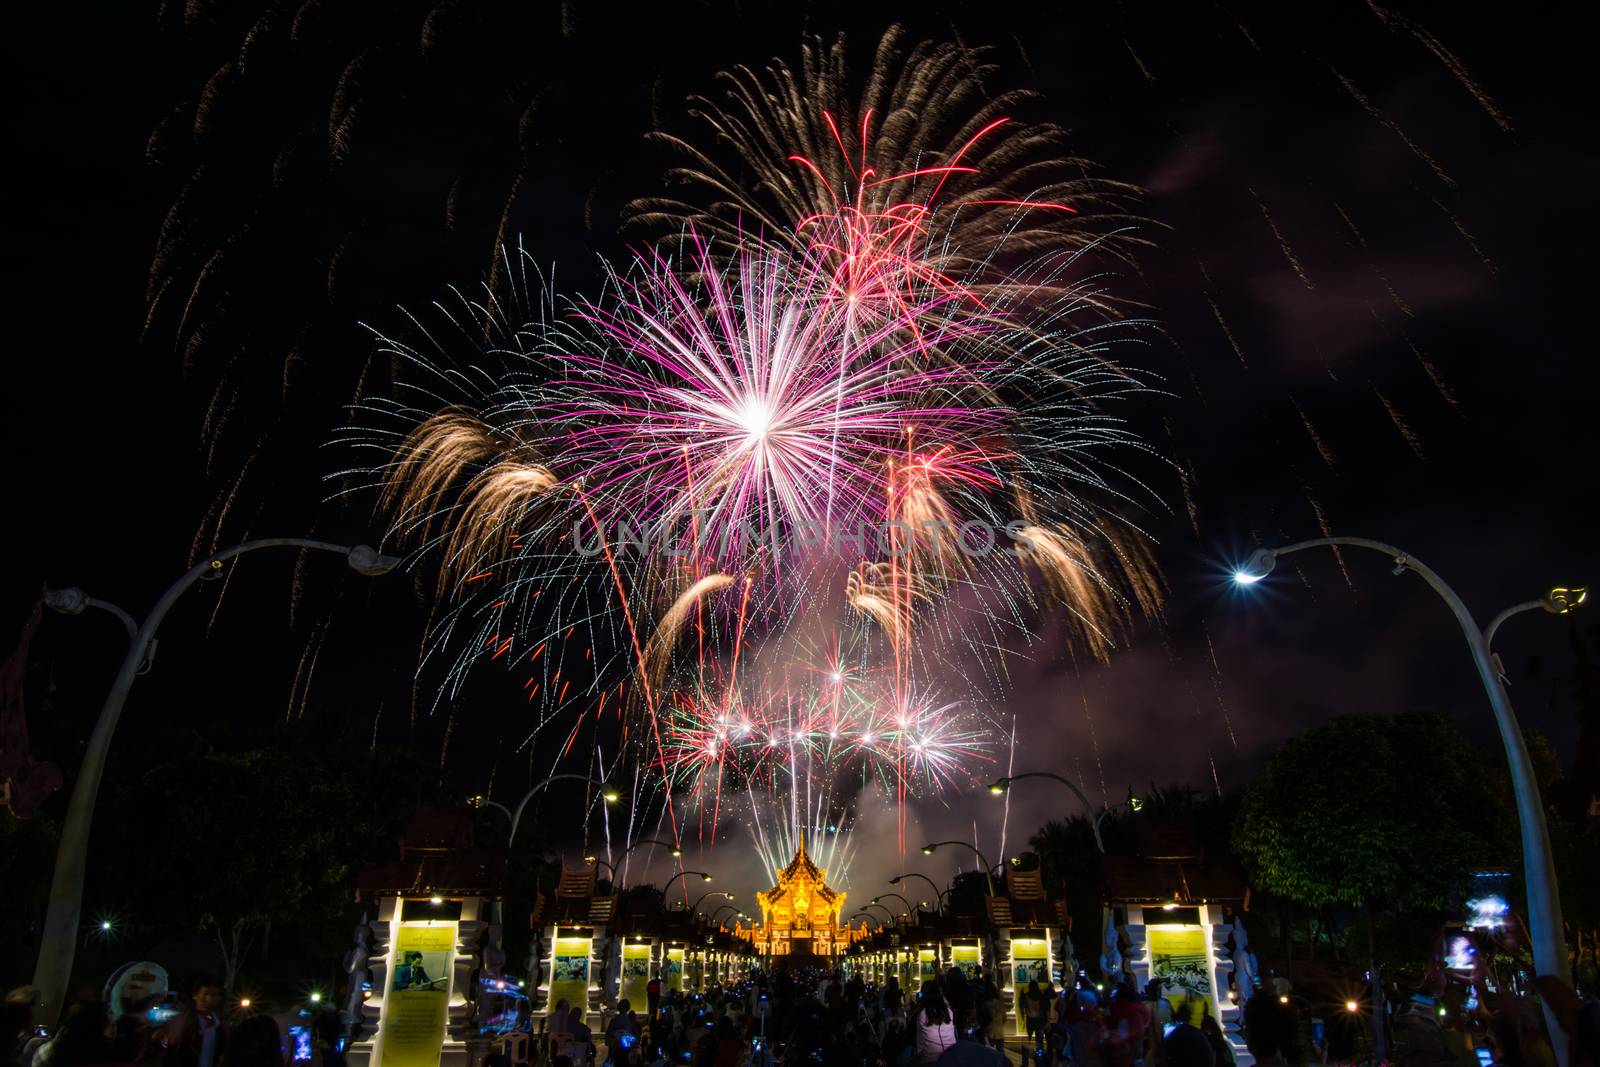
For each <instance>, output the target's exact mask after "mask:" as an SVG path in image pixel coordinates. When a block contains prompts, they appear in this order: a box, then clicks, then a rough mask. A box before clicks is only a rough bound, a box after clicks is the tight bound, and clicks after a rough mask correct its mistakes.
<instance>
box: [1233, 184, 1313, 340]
mask: <svg viewBox="0 0 1600 1067" xmlns="http://www.w3.org/2000/svg"><path fill="white" fill-rule="evenodd" d="M1246 188H1249V187H1248V186H1246ZM1250 195H1251V197H1253V198H1254V199H1255V202H1256V206H1257V207H1259V208H1260V209H1261V217H1262V218H1263V219H1266V220H1267V225H1268V226H1269V227H1270V228H1271V229H1272V236H1273V237H1276V238H1277V239H1278V247H1279V248H1280V249H1282V250H1283V258H1284V259H1286V260H1288V262H1289V266H1290V267H1292V268H1293V269H1294V273H1295V276H1296V277H1297V278H1299V279H1300V282H1301V284H1302V285H1304V286H1305V287H1306V288H1307V289H1312V290H1314V289H1316V286H1315V285H1313V284H1311V278H1310V277H1309V276H1308V275H1307V274H1306V271H1305V268H1304V267H1302V266H1301V265H1300V257H1299V256H1297V255H1295V254H1294V249H1293V248H1291V247H1289V239H1288V238H1287V237H1285V236H1284V235H1283V231H1282V230H1280V229H1278V223H1277V220H1275V219H1274V218H1273V217H1272V212H1270V211H1268V210H1267V202H1266V201H1265V200H1263V199H1261V195H1260V194H1259V193H1257V192H1256V191H1255V190H1254V189H1250ZM1239 358H1240V359H1241V360H1243V359H1244V357H1243V356H1242V355H1241V356H1240V357H1239Z"/></svg>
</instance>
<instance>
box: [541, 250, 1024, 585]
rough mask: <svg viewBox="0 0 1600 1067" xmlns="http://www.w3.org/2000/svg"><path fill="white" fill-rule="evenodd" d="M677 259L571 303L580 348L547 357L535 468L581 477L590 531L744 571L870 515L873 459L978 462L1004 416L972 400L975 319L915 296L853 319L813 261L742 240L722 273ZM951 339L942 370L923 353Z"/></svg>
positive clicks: (978, 328) (647, 261) (927, 291)
mask: <svg viewBox="0 0 1600 1067" xmlns="http://www.w3.org/2000/svg"><path fill="white" fill-rule="evenodd" d="M690 247H691V249H692V255H693V259H692V262H691V263H689V264H687V265H686V264H682V263H672V262H669V261H667V260H666V259H664V258H662V257H660V256H651V257H648V258H642V259H641V260H639V262H638V268H639V269H638V271H637V273H636V274H635V276H634V277H632V278H630V279H627V280H621V279H618V286H619V295H618V298H617V299H615V300H613V301H610V302H608V303H607V304H605V305H603V306H601V305H594V304H590V305H587V306H585V308H584V309H583V312H582V316H583V318H584V319H585V320H586V321H587V322H588V323H589V324H591V325H592V326H593V327H594V330H593V336H592V337H589V336H588V335H587V334H573V335H569V337H570V339H571V341H572V342H574V343H572V344H570V345H568V346H566V347H564V348H563V349H562V350H561V351H560V352H559V353H558V355H557V356H556V358H557V360H558V361H559V362H560V364H561V373H562V379H561V381H560V382H559V392H560V394H561V399H560V400H558V401H557V402H556V404H555V405H554V406H553V410H554V411H555V413H556V422H557V425H558V432H557V435H556V440H555V446H556V447H555V454H554V456H553V460H552V467H553V468H554V469H556V470H557V471H559V472H561V473H562V474H563V475H564V476H566V477H569V478H578V477H581V478H582V479H583V481H584V485H585V491H586V493H587V494H588V495H589V496H590V497H591V499H593V500H595V501H596V508H597V511H598V512H599V514H600V517H601V518H602V520H604V521H605V522H607V523H610V524H627V526H628V528H629V529H630V530H638V529H640V528H641V527H645V526H648V527H649V528H650V529H651V530H652V531H655V532H658V533H659V532H662V531H667V532H670V535H671V536H672V537H674V538H676V539H677V546H676V547H678V548H680V549H681V550H682V552H683V554H686V555H687V554H691V553H692V554H693V555H694V556H695V557H696V558H697V559H699V560H701V561H702V562H704V563H706V564H708V565H711V566H714V567H717V568H722V569H732V568H741V567H745V566H748V565H749V564H750V563H751V562H752V560H751V555H752V553H753V552H755V551H758V550H760V549H763V548H767V549H776V550H782V549H783V548H787V547H792V546H793V545H794V544H796V543H802V544H803V543H804V542H805V541H806V536H805V535H806V534H807V533H808V532H809V534H810V536H811V537H812V538H813V540H812V543H813V544H815V543H816V539H818V538H820V535H821V534H822V532H823V531H824V530H825V529H832V528H834V527H838V526H844V527H850V526H852V525H855V526H859V525H860V524H862V523H864V522H866V521H867V520H868V519H869V518H872V517H877V518H880V519H881V517H882V515H883V511H884V507H885V502H884V486H885V481H886V479H885V471H886V468H887V465H888V463H889V462H890V461H891V459H893V458H895V457H898V456H900V455H902V454H903V453H904V450H905V446H906V442H907V440H908V439H910V437H911V436H912V435H913V434H914V435H915V436H916V438H917V440H919V441H926V442H931V443H932V444H933V445H934V446H935V447H944V448H948V449H953V450H956V451H957V452H959V454H961V455H964V456H978V455H981V454H982V449H981V447H979V445H978V444H977V442H979V441H981V440H982V439H984V438H985V437H986V436H988V435H990V434H993V433H995V432H997V431H999V430H1001V429H1002V428H1003V427H1004V426H1005V424H1006V422H1007V419H1008V418H1009V417H1010V416H1009V413H1008V412H1007V411H1006V410H1005V409H1004V408H1001V407H999V406H996V405H993V404H983V403H979V402H976V400H977V398H978V397H980V396H982V394H983V389H982V386H983V381H984V376H985V374H986V373H988V371H989V368H988V366H987V365H986V363H985V360H984V358H983V354H982V340H981V339H982V337H983V335H984V330H983V327H982V324H981V323H979V322H976V321H969V320H966V319H963V318H961V317H957V316H939V315H938V314H937V312H938V310H939V308H941V307H942V306H943V305H946V304H948V303H950V302H951V301H956V300H960V299H962V297H961V295H960V294H959V293H956V292H947V291H944V290H942V289H940V288H938V287H922V288H921V289H919V290H918V292H917V293H914V294H912V299H910V300H908V301H907V302H906V303H905V304H904V305H902V306H898V307H887V306H886V307H884V308H882V309H880V311H879V312H877V313H875V314H874V315H872V316H871V317H870V321H868V322H865V323H863V321H862V319H861V317H860V316H858V315H857V314H856V313H855V312H854V310H853V309H852V305H851V303H850V302H849V301H843V302H841V301H839V300H837V299H835V298H834V292H835V289H834V285H835V281H834V277H833V272H832V268H831V267H830V266H829V264H828V262H827V258H828V257H827V256H826V255H825V254H824V253H823V252H821V251H817V252H813V253H808V254H804V255H795V254H792V253H789V252H785V251H781V250H776V249H772V248H768V247H760V246H757V247H756V248H755V249H754V250H750V251H746V252H744V253H742V254H741V255H740V256H738V257H737V259H736V261H735V263H734V264H733V265H732V266H731V267H729V268H728V269H727V270H726V272H724V271H723V270H720V269H719V268H718V267H717V265H716V263H715V262H714V261H713V258H712V256H711V253H710V252H709V250H708V248H707V247H706V246H705V245H704V244H701V243H698V242H695V243H692V244H691V245H690ZM685 266H687V267H688V268H689V270H688V271H685V269H684V268H685ZM885 269H887V268H885ZM686 273H687V274H689V275H691V276H693V277H696V278H698V282H697V283H691V282H686V281H685V280H684V276H685V274H686ZM930 323H933V324H934V325H932V326H930V325H929V324H930ZM968 343H970V344H971V346H972V348H973V349H974V350H975V351H974V352H973V353H972V354H971V358H969V359H966V360H963V361H962V362H961V363H959V364H957V363H951V362H941V363H938V364H933V363H930V361H928V360H927V359H926V358H925V354H926V351H927V349H928V348H929V347H930V346H932V345H935V344H937V345H939V346H940V347H941V348H944V349H949V348H951V347H952V346H961V345H964V344H968ZM689 539H693V541H694V544H692V545H690V544H686V543H683V542H686V541H688V540H689ZM773 562H774V564H776V562H777V561H776V560H774V561H773Z"/></svg>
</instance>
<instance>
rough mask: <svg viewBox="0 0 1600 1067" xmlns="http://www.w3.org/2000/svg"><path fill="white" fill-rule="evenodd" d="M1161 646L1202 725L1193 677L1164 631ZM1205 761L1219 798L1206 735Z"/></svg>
mask: <svg viewBox="0 0 1600 1067" xmlns="http://www.w3.org/2000/svg"><path fill="white" fill-rule="evenodd" d="M1161 646H1162V647H1163V648H1164V649H1166V651H1167V663H1168V664H1170V665H1171V666H1172V667H1173V669H1174V670H1176V671H1177V673H1178V676H1179V677H1181V678H1182V679H1183V695H1184V700H1185V702H1186V703H1187V704H1188V705H1189V710H1190V712H1191V713H1192V714H1193V716H1194V720H1195V722H1196V723H1199V724H1201V725H1202V726H1203V725H1204V722H1205V719H1204V716H1202V715H1201V714H1200V702H1199V701H1198V700H1196V699H1195V695H1194V678H1193V677H1192V676H1191V674H1190V672H1189V671H1186V670H1183V669H1182V661H1181V660H1180V659H1179V658H1178V653H1177V650H1176V649H1174V648H1173V647H1172V639H1171V637H1170V636H1169V635H1168V634H1166V633H1163V634H1162V635H1161ZM1201 733H1202V736H1204V730H1203V729H1202V731H1201ZM1206 763H1207V765H1209V766H1210V768H1211V785H1212V787H1213V788H1214V789H1215V790H1216V791H1217V797H1218V798H1219V799H1220V798H1221V796H1222V779H1221V777H1220V776H1219V775H1218V774H1217V757H1216V753H1215V752H1213V751H1212V749H1211V739H1210V737H1206Z"/></svg>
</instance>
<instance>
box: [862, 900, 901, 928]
mask: <svg viewBox="0 0 1600 1067" xmlns="http://www.w3.org/2000/svg"><path fill="white" fill-rule="evenodd" d="M868 908H877V909H878V910H879V911H881V912H883V914H884V915H885V916H887V921H886V923H885V925H892V924H893V923H894V912H892V911H890V910H889V909H888V908H887V907H885V906H884V905H882V904H878V903H876V902H874V903H871V904H863V905H861V907H860V908H858V909H857V911H858V912H860V913H861V914H865V915H870V914H871V912H868V911H867V909H868ZM872 917H873V918H877V916H876V915H873V916H872Z"/></svg>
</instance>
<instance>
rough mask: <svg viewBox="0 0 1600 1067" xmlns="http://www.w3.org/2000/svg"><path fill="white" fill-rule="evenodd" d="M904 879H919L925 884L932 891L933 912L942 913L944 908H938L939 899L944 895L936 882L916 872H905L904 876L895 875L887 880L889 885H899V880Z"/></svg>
mask: <svg viewBox="0 0 1600 1067" xmlns="http://www.w3.org/2000/svg"><path fill="white" fill-rule="evenodd" d="M906 878H921V879H922V880H923V881H924V882H927V883H928V885H929V886H930V887H931V888H932V889H933V906H934V910H935V911H936V912H937V913H939V914H943V913H944V908H943V907H941V906H940V899H941V897H942V896H943V895H944V890H942V889H940V888H939V883H938V882H935V881H934V880H933V879H932V878H929V877H928V876H927V875H925V874H918V873H917V872H916V871H907V872H906V873H905V874H897V875H895V876H894V877H893V878H891V879H889V884H890V885H899V884H900V882H901V880H902V879H906Z"/></svg>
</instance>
